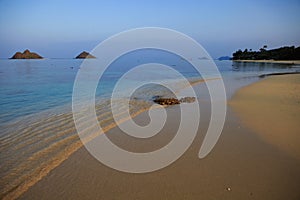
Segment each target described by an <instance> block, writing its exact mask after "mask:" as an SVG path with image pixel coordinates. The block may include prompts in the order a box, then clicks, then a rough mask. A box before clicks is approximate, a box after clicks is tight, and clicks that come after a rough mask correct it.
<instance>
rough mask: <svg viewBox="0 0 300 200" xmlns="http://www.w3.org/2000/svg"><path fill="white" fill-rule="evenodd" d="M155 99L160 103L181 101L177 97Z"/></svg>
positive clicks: (168, 103) (173, 103) (172, 103)
mask: <svg viewBox="0 0 300 200" xmlns="http://www.w3.org/2000/svg"><path fill="white" fill-rule="evenodd" d="M153 101H154V102H155V103H157V104H160V105H175V104H180V101H179V100H178V99H176V98H157V99H154V100H153Z"/></svg>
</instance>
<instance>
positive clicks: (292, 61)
mask: <svg viewBox="0 0 300 200" xmlns="http://www.w3.org/2000/svg"><path fill="white" fill-rule="evenodd" d="M234 62H250V63H275V64H276V63H277V64H290V65H299V64H300V60H234Z"/></svg>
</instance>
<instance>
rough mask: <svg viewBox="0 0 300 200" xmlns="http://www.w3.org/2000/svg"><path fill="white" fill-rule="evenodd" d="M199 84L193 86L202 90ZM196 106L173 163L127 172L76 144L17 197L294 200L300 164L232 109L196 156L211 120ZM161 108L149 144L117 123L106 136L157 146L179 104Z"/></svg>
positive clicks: (140, 146) (172, 126) (142, 148)
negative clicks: (207, 148) (162, 117)
mask: <svg viewBox="0 0 300 200" xmlns="http://www.w3.org/2000/svg"><path fill="white" fill-rule="evenodd" d="M204 85H205V84H196V85H195V87H197V88H199V90H201V91H202V90H203V87H204ZM199 104H200V107H201V110H200V112H201V116H203V117H202V119H201V121H200V122H199V125H200V126H199V127H200V129H199V130H198V134H197V136H196V138H195V140H194V142H193V144H192V146H191V147H190V148H189V149H188V151H187V152H185V154H184V155H183V156H182V157H180V158H179V159H178V160H177V161H176V162H174V163H173V164H172V165H170V166H168V167H166V168H163V169H161V170H159V171H156V172H152V173H146V174H128V173H123V172H118V171H116V170H113V169H110V168H108V167H106V166H105V165H103V164H101V163H100V162H98V161H97V160H96V159H95V158H93V157H92V156H91V155H90V154H89V152H87V150H86V149H85V148H80V149H79V150H78V151H76V152H75V153H74V154H72V155H70V157H69V158H68V159H66V160H65V161H64V162H63V163H62V164H61V165H59V166H58V167H56V168H55V169H53V170H52V171H51V172H50V173H49V174H47V176H46V177H44V178H43V179H42V180H40V181H39V182H37V183H36V184H35V185H33V186H32V187H31V188H29V189H28V190H27V191H26V192H25V193H24V194H22V195H21V196H20V199H53V198H54V199H55V198H56V199H57V198H60V199H67V198H69V199H70V198H71V199H83V198H85V199H86V198H88V199H175V198H177V199H178V198H179V199H197V198H199V197H200V196H201V197H203V198H204V199H209V198H214V199H241V198H242V199H253V198H255V199H274V197H276V198H277V199H282V198H289V199H298V198H299V193H298V183H299V181H300V173H299V166H300V162H299V161H297V160H295V159H294V158H292V157H290V156H289V155H287V154H285V153H284V152H282V151H280V150H278V149H277V148H275V147H274V146H273V145H270V144H268V143H265V142H264V141H263V140H261V139H260V138H259V137H257V135H256V134H255V133H254V132H253V131H252V130H250V129H249V128H248V127H245V126H244V125H243V124H242V123H241V122H240V120H239V119H238V118H237V117H236V115H235V113H234V112H232V111H231V109H229V110H228V113H227V114H228V115H227V118H226V123H225V126H224V130H223V133H222V135H221V137H220V139H219V141H218V143H217V144H216V146H215V148H214V149H213V151H212V152H211V153H210V154H209V155H208V156H207V157H206V158H204V159H199V158H198V156H197V155H198V152H199V148H200V146H201V144H202V140H203V138H204V136H205V132H206V129H207V126H208V123H209V121H210V103H209V102H207V101H202V100H200V102H199ZM166 111H167V112H168V116H169V115H170V117H168V121H167V123H166V126H165V127H164V128H163V130H162V131H161V132H159V133H158V135H155V136H154V137H152V138H151V139H150V141H149V142H148V141H145V142H142V141H141V140H138V139H136V140H135V139H132V138H131V137H129V136H127V135H126V134H124V133H123V132H122V130H120V129H119V128H118V127H115V128H113V129H111V130H110V131H108V132H107V133H106V134H108V135H109V137H110V139H112V140H113V141H114V143H116V144H117V145H118V146H120V147H124V148H125V149H126V148H129V150H132V151H134V152H148V151H151V150H153V149H158V148H161V147H162V146H164V145H165V143H168V141H170V139H172V138H173V134H174V133H173V132H174V130H176V128H178V127H177V126H178V122H179V121H178V120H179V119H178V117H179V115H178V114H180V112H179V106H176V105H174V106H170V107H167V109H166ZM178 112H179V113H178ZM134 120H135V121H136V122H137V123H138V124H144V125H145V124H147V123H148V122H149V118H148V113H147V112H143V113H141V114H139V115H138V116H137V117H136V118H135V119H134ZM253 146H255V148H253ZM287 171H288V172H289V173H286V172H287ZM70 183H71V184H70ZM145 188H146V189H145Z"/></svg>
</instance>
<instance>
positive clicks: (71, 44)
mask: <svg viewBox="0 0 300 200" xmlns="http://www.w3.org/2000/svg"><path fill="white" fill-rule="evenodd" d="M299 10H300V1H299V0H281V1H279V0H248V1H245V0H244V1H243V0H227V1H217V0H198V1H196V0H195V1H191V0H186V1H183V0H182V1H177V0H173V1H163V0H153V1H150V0H149V1H142V0H132V1H129V0H128V1H125V0H123V1H122V0H119V1H115V0H107V1H68V0H65V1H59V0H52V1H50V0H49V1H46V0H45V1H38V0H36V1H34V0H26V1H21V0H15V1H11V0H1V1H0V58H7V57H11V56H12V55H13V54H14V53H15V52H16V51H23V50H24V49H26V48H28V49H30V50H32V51H35V52H38V53H39V54H41V55H42V56H44V57H48V58H61V57H65V58H72V57H74V56H76V54H78V53H80V52H81V51H83V50H88V51H89V50H91V49H93V48H94V47H95V46H96V45H97V44H98V43H99V42H101V41H102V40H104V39H106V38H107V37H109V36H111V35H113V34H116V33H118V32H121V31H124V30H127V29H131V28H138V27H147V26H155V27H156V26H157V27H165V28H171V29H175V30H177V31H180V32H183V33H185V34H187V35H189V36H190V37H192V38H194V39H195V40H197V41H198V42H199V43H200V44H201V45H203V47H204V48H205V49H206V50H207V51H208V52H209V53H210V54H211V55H212V57H214V58H217V57H219V56H223V55H231V53H232V52H233V51H235V50H237V49H238V48H242V49H244V48H252V49H259V48H260V47H262V46H263V45H264V44H266V45H268V47H269V48H275V47H279V46H283V45H295V46H299V45H300V26H299V24H300V12H299Z"/></svg>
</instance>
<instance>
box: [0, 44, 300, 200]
mask: <svg viewBox="0 0 300 200" xmlns="http://www.w3.org/2000/svg"><path fill="white" fill-rule="evenodd" d="M191 59H199V58H191ZM96 60H97V59H90V60H89V61H88V62H89V63H90V64H91V65H93V63H97V62H96ZM82 62H83V60H78V59H41V60H10V59H1V60H0V99H1V102H0V130H1V132H0V152H1V155H0V163H1V164H0V177H1V180H0V198H2V197H4V196H6V195H7V194H11V193H16V194H18V193H19V194H20V193H22V192H24V191H26V190H27V189H28V188H29V187H30V186H32V185H33V184H35V183H36V182H37V181H38V180H40V179H41V178H42V177H44V176H45V175H46V174H47V173H49V172H50V171H51V170H52V169H54V168H55V167H56V166H58V165H59V164H61V163H62V162H63V161H64V160H65V159H67V158H68V157H69V156H70V155H71V154H72V153H74V152H75V151H76V150H78V149H79V148H80V147H82V144H81V142H80V139H79V137H78V135H77V132H76V129H75V126H74V121H73V115H72V92H73V85H74V81H75V78H76V75H77V73H78V72H79V71H80V70H81V67H82V66H81V65H82ZM147 63H160V64H164V65H168V66H170V67H172V68H173V69H175V70H177V71H178V72H179V73H180V74H181V75H183V76H184V77H186V78H187V79H188V80H190V81H191V82H193V81H198V80H201V79H202V77H201V74H199V73H198V72H197V70H195V69H194V68H193V67H192V66H191V65H190V64H189V62H188V61H186V60H184V59H182V58H180V57H178V56H176V55H173V54H170V53H167V52H163V51H158V50H144V51H135V52H131V53H129V54H126V55H123V56H121V57H120V58H119V59H117V60H116V61H114V62H113V63H112V64H111V65H110V66H109V68H108V69H107V70H106V71H105V73H104V74H103V76H102V77H101V79H100V80H99V83H98V87H97V89H96V91H95V97H96V102H97V103H96V113H97V117H98V121H99V123H100V125H101V126H102V127H103V129H104V130H109V129H111V128H113V127H115V126H116V121H115V120H114V119H113V117H112V114H111V111H110V99H111V94H112V92H113V89H114V86H115V84H116V83H117V81H118V80H119V79H120V78H121V77H122V76H123V74H124V73H126V72H128V71H129V70H131V69H133V68H134V67H136V66H138V65H142V64H147ZM215 63H216V65H217V67H218V69H219V71H220V73H221V75H222V77H223V80H224V83H225V88H226V92H227V98H230V97H231V96H232V94H233V93H234V92H235V91H236V90H237V89H238V88H240V87H242V86H245V85H247V84H250V83H252V82H255V81H257V80H258V79H259V78H258V75H261V74H266V73H274V72H293V71H297V70H299V68H298V67H299V66H293V65H285V64H268V63H238V62H232V61H217V60H216V61H215ZM206 73H207V75H208V76H209V77H211V78H214V77H216V74H214V72H213V71H209V70H208V71H207V72H206ZM145 74H148V75H149V77H150V78H155V77H159V79H164V78H165V79H166V80H169V81H173V82H174V84H177V86H178V88H179V89H180V88H181V87H183V86H182V85H180V79H179V77H178V80H177V77H174V76H170V74H169V72H168V70H166V71H164V70H158V71H153V70H152V71H146V73H145ZM140 76H141V75H140V74H136V77H134V76H131V78H130V79H129V80H128V82H126V83H125V85H123V87H124V88H126V84H128V87H129V85H131V84H139V83H140V82H141V78H140ZM149 77H148V78H149ZM122 92H123V93H126V89H125V90H124V91H120V93H122ZM169 95H172V94H171V93H170V91H169V90H168V89H166V88H165V87H163V86H158V85H155V84H148V85H145V86H143V87H141V88H139V89H138V90H137V91H136V92H135V93H134V94H133V96H132V101H131V104H130V112H131V114H132V115H133V116H136V115H138V114H139V113H141V112H143V111H145V110H147V108H149V107H150V106H151V105H152V104H153V102H152V100H153V97H155V96H169ZM197 98H201V96H197ZM119 101H120V102H119V103H118V104H117V106H118V112H119V113H118V120H120V121H122V120H123V117H122V116H123V115H124V116H125V113H126V109H127V107H126V105H125V104H124V102H122V98H120V99H119ZM83 123H85V122H83Z"/></svg>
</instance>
